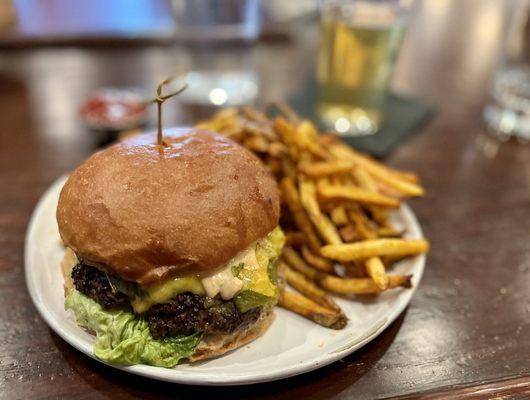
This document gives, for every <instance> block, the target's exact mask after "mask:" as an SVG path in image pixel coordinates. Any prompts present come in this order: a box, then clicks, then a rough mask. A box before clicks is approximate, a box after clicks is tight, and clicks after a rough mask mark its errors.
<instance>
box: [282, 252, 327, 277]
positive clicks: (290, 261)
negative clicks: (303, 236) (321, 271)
mask: <svg viewBox="0 0 530 400" xmlns="http://www.w3.org/2000/svg"><path fill="white" fill-rule="evenodd" d="M284 263H285V264H287V265H288V266H291V267H293V268H294V269H296V270H297V271H298V272H300V273H301V274H303V275H304V276H306V277H307V278H309V279H315V278H316V276H317V275H318V272H317V271H316V270H315V269H313V268H311V267H310V266H309V265H307V264H306V262H305V261H304V260H303V259H302V258H301V257H300V256H299V255H298V253H297V252H296V251H295V250H294V249H293V248H292V247H290V246H285V247H284V248H283V251H282V259H281V260H280V267H282V268H284V267H285V265H284Z"/></svg>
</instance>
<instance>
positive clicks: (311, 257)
mask: <svg viewBox="0 0 530 400" xmlns="http://www.w3.org/2000/svg"><path fill="white" fill-rule="evenodd" d="M300 250H301V253H302V257H303V258H304V260H305V261H306V262H307V263H308V264H309V265H311V266H312V267H313V268H316V269H318V270H319V271H323V272H328V273H330V274H334V273H335V266H334V264H333V261H330V260H328V259H327V258H324V257H320V256H318V255H316V254H314V253H313V252H312V251H311V250H309V247H307V246H305V245H302V247H301V248H300Z"/></svg>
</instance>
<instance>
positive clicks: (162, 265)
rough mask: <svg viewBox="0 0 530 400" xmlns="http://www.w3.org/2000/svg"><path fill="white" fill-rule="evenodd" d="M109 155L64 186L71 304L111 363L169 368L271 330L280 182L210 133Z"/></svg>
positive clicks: (122, 146) (180, 134) (120, 148)
mask: <svg viewBox="0 0 530 400" xmlns="http://www.w3.org/2000/svg"><path fill="white" fill-rule="evenodd" d="M164 140H165V141H164V145H163V146H162V145H157V144H156V143H155V135H142V136H138V137H136V138H133V139H130V140H128V141H124V142H121V143H118V144H115V145H113V146H111V147H108V148H107V149H104V150H102V151H100V152H98V153H96V154H94V155H93V156H92V157H90V158H89V159H88V160H87V161H85V162H84V163H83V164H82V165H81V166H80V167H79V168H77V169H76V170H75V171H74V172H73V173H72V174H71V175H70V177H69V178H68V180H67V182H66V184H65V185H64V187H63V189H62V191H61V195H60V197H59V203H58V206H57V222H58V226H59V232H60V235H61V238H62V240H63V242H64V245H65V246H66V256H65V258H64V260H63V262H62V269H63V273H64V276H65V294H66V301H65V308H66V309H69V310H72V311H73V312H74V314H75V316H76V320H77V322H78V324H79V325H81V326H83V327H85V328H86V329H88V330H89V331H90V332H92V333H94V334H95V335H96V339H95V342H94V353H95V355H96V356H97V357H98V358H100V359H102V360H104V361H106V362H110V363H117V364H125V365H130V364H150V365H156V366H164V367H172V366H174V365H176V364H177V363H178V362H179V361H180V360H181V359H187V360H190V361H196V360H200V359H205V358H210V357H214V356H218V355H220V354H223V353H225V352H227V351H229V350H232V349H235V348H237V347H240V346H242V345H244V344H246V343H248V342H250V341H251V340H253V339H255V338H257V337H258V336H260V335H261V334H262V333H263V332H264V331H265V330H266V329H267V328H268V327H269V325H270V324H271V322H272V320H273V317H274V314H273V306H274V305H275V303H276V302H277V300H278V296H279V289H278V279H277V270H276V259H277V257H278V256H279V253H280V251H281V248H282V245H283V242H284V237H283V234H282V232H281V230H280V229H279V227H278V219H279V200H278V192H277V188H276V183H275V181H274V180H273V178H272V177H271V176H270V175H269V173H268V171H267V170H266V168H265V167H264V166H263V165H262V164H261V163H260V162H259V160H258V159H257V158H256V157H255V156H254V155H253V154H251V153H250V152H249V151H247V150H246V149H244V148H243V147H241V146H239V145H238V144H236V143H234V142H233V141H231V140H229V139H227V138H225V137H223V136H221V135H219V134H215V133H212V132H208V131H203V130H189V129H188V130H177V129H174V130H168V131H167V132H165V137H164Z"/></svg>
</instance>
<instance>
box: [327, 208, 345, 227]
mask: <svg viewBox="0 0 530 400" xmlns="http://www.w3.org/2000/svg"><path fill="white" fill-rule="evenodd" d="M330 217H331V220H332V221H333V223H334V224H335V225H337V226H344V225H347V224H348V216H347V215H346V210H345V209H344V207H343V206H337V207H333V208H332V209H331V213H330Z"/></svg>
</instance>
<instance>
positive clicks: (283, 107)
mask: <svg viewBox="0 0 530 400" xmlns="http://www.w3.org/2000/svg"><path fill="white" fill-rule="evenodd" d="M272 105H273V106H274V107H276V108H277V109H278V111H279V112H280V113H282V114H283V115H284V117H285V118H287V120H288V121H289V122H291V123H293V124H298V122H299V121H300V117H299V116H298V114H297V113H296V112H295V111H294V110H293V109H292V108H291V106H290V105H289V104H287V103H286V102H284V101H281V100H280V101H275V102H273V103H272Z"/></svg>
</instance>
